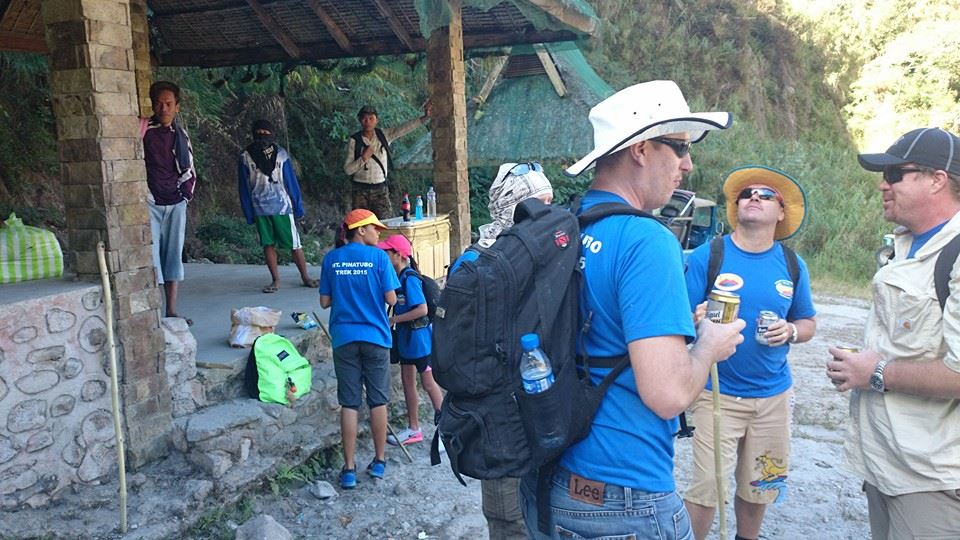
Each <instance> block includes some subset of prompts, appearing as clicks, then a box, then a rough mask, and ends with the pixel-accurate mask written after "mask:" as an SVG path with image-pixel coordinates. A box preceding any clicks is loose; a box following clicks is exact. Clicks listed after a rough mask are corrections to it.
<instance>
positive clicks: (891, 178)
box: [883, 167, 926, 184]
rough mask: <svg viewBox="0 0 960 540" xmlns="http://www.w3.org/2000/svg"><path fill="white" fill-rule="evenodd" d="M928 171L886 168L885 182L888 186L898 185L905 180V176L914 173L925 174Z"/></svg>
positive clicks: (912, 168)
mask: <svg viewBox="0 0 960 540" xmlns="http://www.w3.org/2000/svg"><path fill="white" fill-rule="evenodd" d="M925 170H926V169H918V168H916V167H886V168H885V169H883V181H884V182H886V183H888V184H896V183H897V182H899V181H901V180H903V175H905V174H908V173H913V172H920V173H922V172H925Z"/></svg>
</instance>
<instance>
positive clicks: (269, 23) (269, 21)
mask: <svg viewBox="0 0 960 540" xmlns="http://www.w3.org/2000/svg"><path fill="white" fill-rule="evenodd" d="M247 5H249V6H250V8H251V9H253V12H254V13H256V14H257V18H258V19H260V23H261V24H263V26H264V27H266V29H267V32H270V35H271V36H273V39H274V40H275V41H276V42H277V43H279V44H280V46H281V47H283V50H284V51H286V53H287V55H288V56H290V58H300V57H301V54H300V48H299V47H297V44H296V43H294V42H293V41H292V40H291V39H290V38H289V37H287V34H286V33H285V32H284V31H283V29H282V28H280V25H279V24H278V23H277V21H276V20H275V19H274V18H273V17H272V16H271V15H270V14H269V13H267V10H265V9H263V6H261V5H260V2H258V1H257V0H247Z"/></svg>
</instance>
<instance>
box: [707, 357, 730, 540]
mask: <svg viewBox="0 0 960 540" xmlns="http://www.w3.org/2000/svg"><path fill="white" fill-rule="evenodd" d="M710 387H711V390H712V393H713V468H714V473H715V474H716V478H717V507H718V510H719V512H720V540H727V505H726V501H725V499H726V495H727V491H726V490H725V489H724V486H723V484H724V482H723V456H722V454H721V449H720V375H719V373H717V364H713V365H712V366H711V367H710Z"/></svg>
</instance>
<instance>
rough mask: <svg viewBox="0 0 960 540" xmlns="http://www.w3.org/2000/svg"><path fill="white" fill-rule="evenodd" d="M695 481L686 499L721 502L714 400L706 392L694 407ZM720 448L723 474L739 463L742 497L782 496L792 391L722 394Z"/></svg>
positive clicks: (705, 503)
mask: <svg viewBox="0 0 960 540" xmlns="http://www.w3.org/2000/svg"><path fill="white" fill-rule="evenodd" d="M691 411H692V413H693V414H692V417H693V424H694V425H695V426H696V428H697V430H696V431H695V432H694V437H693V462H694V463H693V480H692V481H691V483H690V486H689V487H688V488H687V491H686V492H685V493H684V495H683V498H684V499H685V500H687V501H690V502H692V503H695V504H699V505H701V506H708V507H716V506H717V480H716V476H715V475H714V470H715V468H714V454H713V398H712V396H711V393H710V391H708V390H704V391H703V392H701V393H700V396H699V397H698V398H697V400H696V401H695V402H694V403H693V406H692V407H691ZM720 411H721V413H720V432H721V440H720V448H721V452H722V454H721V455H722V467H723V472H724V477H725V478H729V477H730V473H731V471H733V470H734V467H736V475H735V477H736V482H737V489H736V494H737V497H740V498H741V499H743V500H745V501H747V502H750V503H755V504H770V503H772V502H777V501H780V500H783V498H784V497H786V494H787V468H788V467H789V464H790V423H791V418H792V416H793V390H792V389H790V390H787V391H786V392H784V393H782V394H779V395H776V396H772V397H768V398H738V397H734V396H727V395H723V394H720Z"/></svg>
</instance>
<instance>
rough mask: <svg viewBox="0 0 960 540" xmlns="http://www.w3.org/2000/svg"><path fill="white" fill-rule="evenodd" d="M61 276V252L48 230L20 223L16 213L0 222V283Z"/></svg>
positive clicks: (58, 244)
mask: <svg viewBox="0 0 960 540" xmlns="http://www.w3.org/2000/svg"><path fill="white" fill-rule="evenodd" d="M62 275H63V251H61V250H60V243H59V242H57V237H56V236H55V235H54V234H53V233H52V232H51V231H48V230H45V229H40V228H38V227H31V226H29V225H24V224H23V221H22V220H21V219H20V218H18V217H17V215H16V214H10V217H9V218H8V219H7V220H6V221H4V222H3V224H2V225H0V283H16V282H18V281H28V280H31V279H46V278H55V277H60V276H62Z"/></svg>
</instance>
